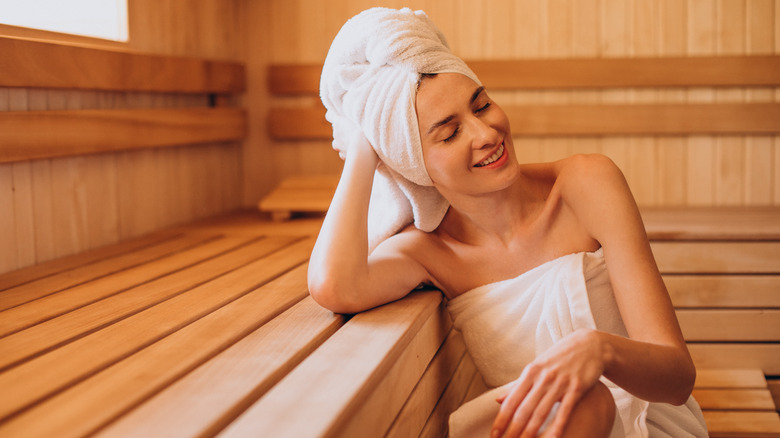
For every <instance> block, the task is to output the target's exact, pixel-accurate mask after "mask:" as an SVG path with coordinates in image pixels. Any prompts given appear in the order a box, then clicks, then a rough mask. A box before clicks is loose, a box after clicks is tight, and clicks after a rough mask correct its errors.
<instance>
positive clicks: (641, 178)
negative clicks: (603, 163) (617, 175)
mask: <svg viewBox="0 0 780 438" xmlns="http://www.w3.org/2000/svg"><path fill="white" fill-rule="evenodd" d="M269 3H270V5H269V6H268V9H269V11H270V16H271V17H287V18H286V19H272V20H270V23H269V24H270V28H269V29H268V31H267V33H266V35H267V37H268V38H269V41H270V46H271V48H270V49H269V51H268V60H267V61H266V62H268V63H285V62H290V63H296V62H299V63H300V62H303V63H307V62H308V63H317V62H322V61H323V60H324V58H325V55H326V53H327V50H328V47H329V43H330V41H331V40H332V38H333V36H335V34H336V33H337V32H338V29H339V28H340V27H341V25H342V24H343V23H344V21H346V20H347V19H348V18H349V17H351V16H352V15H354V14H355V13H357V12H359V11H361V10H363V9H365V8H368V7H371V6H388V7H399V6H405V5H407V6H409V7H412V8H414V9H423V10H425V11H426V12H427V13H428V15H429V16H430V17H431V18H432V19H433V20H434V21H435V22H436V23H437V25H438V26H439V27H440V29H441V30H442V31H443V32H444V33H445V35H446V36H447V38H448V40H449V42H450V45H451V46H452V49H453V51H454V52H455V53H456V54H458V55H460V56H462V57H464V58H470V59H500V58H507V57H527V58H560V57H563V58H572V57H586V56H603V57H613V56H614V57H625V56H628V57H632V56H636V57H639V56H661V57H663V56H697V55H709V56H720V55H745V54H754V55H757V54H774V53H778V47H779V46H780V23H778V21H779V20H780V18H779V17H780V1H778V0H758V1H754V0H660V1H659V0H583V1H579V0H476V1H448V0H411V1H408V2H404V3H400V2H397V1H380V2H375V1H368V0H337V1H333V2H328V5H327V7H325V6H323V5H319V4H318V5H312V4H311V2H307V1H305V0H270V2H269ZM258 9H261V8H258ZM249 15H250V17H251V18H250V20H257V19H259V17H255V16H254V15H253V14H249ZM250 59H251V54H250ZM250 87H251V85H250ZM496 96H497V98H499V99H500V102H502V103H504V102H505V103H506V104H566V103H599V102H604V103H629V104H631V103H667V102H669V103H686V102H702V103H708V102H777V101H780V91H778V90H777V89H773V88H763V89H762V88H755V89H750V90H744V89H732V88H713V87H692V88H682V89H663V90H661V89H642V90H633V89H615V90H604V91H559V90H553V91H544V92H539V91H534V92H518V93H511V94H506V93H496ZM318 144H320V146H321V147H320V148H317V147H316V145H315V144H312V143H295V142H276V143H274V142H271V143H269V144H268V145H267V152H268V154H267V155H266V154H264V155H263V159H266V158H268V157H271V162H272V163H275V164H274V165H273V166H272V168H271V169H270V172H271V173H272V176H269V178H268V179H269V180H271V181H279V180H280V179H281V178H283V177H284V176H287V175H291V174H302V173H309V172H312V171H314V170H315V169H313V166H312V165H311V164H308V163H309V161H311V162H316V163H318V165H317V169H321V170H322V171H324V172H330V173H338V172H339V170H340V161H339V160H338V159H337V158H336V154H335V153H334V152H333V151H332V150H331V149H330V148H329V147H328V145H327V143H325V142H322V143H318ZM516 145H517V147H518V156H519V157H520V158H521V160H527V161H538V160H551V159H557V158H559V157H562V156H566V155H569V154H571V153H577V152H601V153H604V154H607V155H608V156H610V157H611V158H612V159H613V160H615V162H616V163H618V165H619V166H620V167H621V168H622V169H623V171H624V173H625V174H626V177H627V179H628V181H629V183H630V185H631V187H632V190H633V191H634V194H635V196H636V198H637V200H638V201H639V203H640V204H642V205H769V204H774V205H778V204H780V193H778V192H779V191H780V181H778V180H780V177H779V176H778V173H780V170H779V169H780V167H778V163H780V157H779V156H778V155H779V154H780V140H779V139H778V138H777V137H776V136H750V137H740V136H730V137H714V136H690V137H644V136H643V137H623V138H614V137H613V138H604V139H544V140H532V139H522V140H516ZM304 156H305V157H306V161H296V160H297V159H298V158H300V157H304ZM246 165H247V166H251V164H249V163H247V164H246ZM263 190H268V188H267V187H263V188H262V189H260V190H256V192H255V193H253V194H252V196H251V197H259V196H260V195H261V193H260V192H262V191H263ZM247 201H248V199H247Z"/></svg>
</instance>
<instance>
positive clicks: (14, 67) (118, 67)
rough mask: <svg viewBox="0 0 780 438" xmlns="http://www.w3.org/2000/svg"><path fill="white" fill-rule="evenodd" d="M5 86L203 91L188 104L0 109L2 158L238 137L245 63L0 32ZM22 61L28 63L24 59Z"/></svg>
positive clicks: (1, 77)
mask: <svg viewBox="0 0 780 438" xmlns="http://www.w3.org/2000/svg"><path fill="white" fill-rule="evenodd" d="M0 53H2V54H3V56H2V57H0V88H1V87H12V88H16V87H19V88H46V89H76V90H99V91H116V92H128V93H168V94H178V95H189V96H201V97H202V98H201V99H199V100H196V99H193V100H191V102H196V103H193V104H188V105H187V106H186V107H181V106H177V107H166V108H131V109H100V108H96V109H86V110H84V109H81V110H62V111H3V112H0V162H13V161H23V160H30V159H39V158H49V157H58V156H69V155H81V154H89V153H97V152H108V151H116V150H127V149H134V148H146V147H166V146H178V145H184V144H198V143H208V142H220V141H235V140H240V139H241V138H243V137H244V136H245V131H246V115H245V113H244V111H243V110H241V109H240V108H236V107H230V106H226V105H225V102H227V100H228V98H229V96H230V95H237V94H239V93H241V92H243V91H244V89H245V87H246V85H245V82H246V79H245V69H244V67H243V65H241V64H239V63H234V62H225V61H213V60H205V59H195V58H183V57H168V56H157V55H148V54H139V53H133V52H129V51H120V50H105V49H96V48H89V47H79V46H68V45H63V44H55V43H48V42H41V41H31V40H25V39H17V38H9V37H0ZM21 61H23V62H21Z"/></svg>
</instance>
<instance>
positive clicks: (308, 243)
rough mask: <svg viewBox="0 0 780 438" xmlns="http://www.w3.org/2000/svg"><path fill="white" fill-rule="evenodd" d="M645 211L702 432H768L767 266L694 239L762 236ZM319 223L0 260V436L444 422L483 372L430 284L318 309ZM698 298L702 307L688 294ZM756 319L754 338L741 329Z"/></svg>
mask: <svg viewBox="0 0 780 438" xmlns="http://www.w3.org/2000/svg"><path fill="white" fill-rule="evenodd" d="M656 213H657V216H656V217H655V219H651V220H649V221H648V231H649V233H650V235H651V237H653V238H654V241H653V249H654V251H657V257H658V259H659V266H661V267H662V270H663V271H664V276H665V279H666V280H667V281H669V280H670V279H671V280H673V281H672V282H671V284H672V285H673V286H670V291H672V295H673V299H674V300H675V304H676V306H677V308H678V312H679V315H680V317H681V318H680V319H681V324H682V325H683V330H684V332H685V334H686V337H687V338H688V339H689V342H690V343H691V344H690V345H691V347H692V353H693V354H694V356H695V358H696V360H697V363H698V366H699V375H698V379H697V383H696V390H695V395H696V397H697V398H698V399H699V400H700V401H701V404H702V407H703V408H704V409H705V415H706V420H707V422H708V424H709V426H710V429H711V432H712V436H721V437H731V436H742V437H763V436H780V418H778V415H777V412H776V407H775V403H774V400H773V398H772V394H771V391H770V390H769V389H768V388H769V387H770V386H771V385H770V384H769V383H768V382H767V379H766V378H765V375H770V376H771V375H778V374H780V371H777V369H778V366H779V365H778V363H777V362H778V361H777V357H780V356H778V355H777V349H776V348H777V341H778V339H776V338H777V334H778V333H777V330H775V329H776V321H777V319H776V316H774V314H773V313H772V312H776V311H777V308H780V305H778V303H777V294H776V293H774V294H773V293H771V292H772V290H774V291H776V290H777V288H776V285H777V283H775V282H774V280H773V279H774V278H775V277H774V276H775V275H776V274H777V272H778V271H780V270H778V269H775V270H774V271H773V272H774V273H770V272H769V271H772V269H774V268H772V266H775V265H773V264H772V263H774V262H772V263H767V266H768V267H767V266H764V265H762V266H764V267H763V268H761V272H759V273H752V272H750V271H751V270H752V267H754V265H755V263H754V259H753V258H751V257H750V256H747V255H746V256H745V258H744V260H745V261H744V263H741V264H740V263H739V262H734V263H735V264H736V265H738V266H741V267H739V268H737V269H735V271H736V273H733V274H732V273H730V274H728V275H724V274H723V273H722V272H720V271H717V272H714V273H713V272H710V271H713V269H709V268H707V266H710V267H711V266H713V264H714V265H717V263H719V262H718V260H719V259H718V257H717V254H720V253H721V252H723V251H726V253H727V254H733V253H734V251H736V250H735V249H734V248H730V247H729V248H726V249H725V250H724V249H722V248H721V247H718V248H720V249H717V250H714V249H713V247H705V248H698V247H697V245H702V244H717V245H726V244H736V245H747V244H751V245H755V244H766V243H767V242H769V243H772V242H773V241H774V240H776V237H772V238H757V237H756V236H753V237H752V238H742V237H739V238H738V236H732V238H730V239H726V240H725V241H724V240H717V241H715V239H714V234H710V235H709V238H707V236H705V235H703V234H702V233H703V232H702V231H697V230H699V229H698V228H696V227H691V230H690V231H687V232H686V233H687V234H686V233H682V232H674V233H672V234H673V235H672V234H669V233H670V231H669V230H671V229H673V228H674V227H673V226H672V225H671V223H667V222H665V221H667V220H669V221H671V220H672V219H671V218H672V217H674V216H673V215H671V216H669V215H666V213H668V212H662V211H658V212H656ZM762 214H770V213H762ZM775 214H776V213H775ZM738 216H739V215H736V213H735V217H738ZM320 221H321V219H319V218H317V217H303V218H298V219H295V220H290V221H272V220H269V218H268V216H265V215H261V214H258V213H252V212H242V213H237V214H233V215H230V216H226V217H220V218H215V219H210V220H206V221H201V222H198V223H193V224H188V225H184V226H179V227H174V228H171V229H167V230H163V231H160V232H156V233H153V234H150V235H148V236H144V237H142V238H138V239H134V240H130V241H126V242H122V243H119V244H116V245H112V246H108V247H103V248H98V249H95V250H91V251H87V252H85V253H82V254H78V255H75V256H69V257H66V258H62V259H58V260H54V261H51V262H47V263H43V264H40V265H37V266H33V267H30V268H25V269H22V270H19V271H16V272H11V273H8V274H4V275H2V276H0V387H2V388H3V392H2V396H0V436H9V437H16V436H20V437H21V436H24V437H31V436H54V435H56V436H66V437H67V436H74V437H75V436H85V435H96V436H105V437H109V436H111V437H115V436H122V437H124V436H139V437H141V436H144V437H146V436H182V437H184V436H188V437H189V436H215V435H219V436H257V435H258V433H261V434H263V435H269V436H296V437H297V436H367V435H368V436H381V435H386V436H393V437H409V436H425V437H439V436H443V435H444V434H446V421H447V417H448V415H449V413H450V412H451V411H452V410H454V409H455V408H457V406H459V405H460V404H461V403H463V401H464V400H468V399H470V398H472V397H474V396H476V395H477V394H479V393H480V392H482V391H483V390H484V389H485V386H484V383H482V379H481V377H480V376H479V374H478V373H477V371H476V369H475V367H474V364H473V362H472V360H471V358H470V357H469V355H468V354H467V353H466V351H465V346H464V344H463V340H462V337H461V335H460V334H459V333H458V332H456V331H453V330H452V324H451V322H450V319H449V317H448V315H447V312H446V309H445V308H444V306H443V303H442V299H441V295H440V294H439V293H438V292H437V291H432V290H422V291H417V292H415V293H413V294H412V295H410V296H409V297H407V298H406V299H403V300H400V301H397V302H394V303H391V304H389V305H386V306H382V307H380V308H377V309H374V310H371V311H368V312H364V313H361V314H358V315H354V316H345V315H334V314H333V313H331V312H329V311H327V310H325V309H323V308H321V307H320V306H318V305H317V304H316V303H314V302H313V301H312V299H311V298H310V297H309V296H308V293H307V288H306V268H307V260H308V256H309V254H310V251H311V248H312V246H313V243H314V236H315V235H316V233H317V230H318V228H319V225H320ZM754 228H761V227H754ZM659 230H664V231H663V232H661V231H659ZM678 231H679V230H678ZM755 232H756V231H755V230H753V233H754V234H755ZM661 233H663V236H661V237H662V238H661V239H657V238H656V237H659V236H660V235H661ZM691 233H693V234H691ZM683 234H685V235H684V236H683ZM774 245H777V242H774ZM678 246H679V247H678ZM754 249H755V248H754V247H753V246H749V247H747V249H746V251H747V253H750V252H751V251H753V250H754ZM773 251H775V252H773ZM691 254H694V255H691ZM761 254H762V255H761V256H760V257H759V258H760V259H772V258H773V257H775V255H776V250H769V251H768V252H767V253H761ZM773 254H774V255H773ZM704 255H706V257H704ZM694 257H695V259H696V260H699V262H698V264H696V263H693V261H694ZM681 265H682V266H684V268H682V269H679V266H681ZM717 266H719V265H717ZM678 271H680V272H678ZM702 271H704V272H707V273H706V274H702ZM732 275H734V276H737V277H736V278H735V279H732V280H730V281H729V282H727V284H726V285H725V286H719V287H720V289H717V288H715V290H712V289H713V288H711V287H709V286H707V285H708V284H710V285H711V284H715V283H713V281H715V280H716V279H717V278H719V277H731V276H732ZM699 276H701V277H703V279H697V278H695V277H699ZM710 276H715V277H717V278H714V279H713V278H710ZM740 276H743V277H750V278H753V277H760V278H762V279H763V280H772V281H769V282H768V283H767V284H764V285H763V286H762V285H761V284H758V283H750V282H748V283H745V284H749V285H750V287H751V290H746V291H743V292H740V295H742V296H747V295H752V294H753V291H757V292H756V293H757V295H758V298H755V299H753V301H750V303H751V304H749V305H744V306H742V307H740V303H739V300H737V299H735V298H734V292H733V290H734V288H739V286H740V284H741V278H742V277H740ZM765 277H766V278H765ZM699 280H701V281H699ZM697 285H698V286H697ZM738 290H739V289H738ZM762 290H763V292H761V291H762ZM686 291H693V292H690V295H693V297H689V296H688V295H689V293H688V292H686ZM713 296H714V297H715V301H714V302H715V303H716V305H715V307H716V309H711V308H709V307H706V306H708V305H709V306H712V297H713ZM746 299H747V298H746ZM708 300H709V301H708ZM704 303H709V304H704ZM717 303H720V304H717ZM723 303H726V304H723ZM732 306H733V307H734V308H732ZM772 308H773V309H772ZM708 311H710V312H726V311H735V312H748V313H746V314H741V313H735V314H730V315H729V316H727V317H725V318H726V319H725V320H728V321H733V324H743V323H744V322H746V321H747V322H750V321H753V320H756V322H755V324H754V325H753V327H754V328H755V330H753V331H751V330H741V331H740V330H738V329H737V328H733V330H732V329H728V328H721V327H719V325H720V323H711V324H709V325H708V326H707V327H708V328H705V329H701V328H699V327H700V325H701V324H705V323H706V321H707V320H708V318H709V317H710V316H713V315H720V314H718V313H713V314H712V315H708V314H706V313H702V312H708ZM761 312H765V313H767V314H768V315H769V316H768V319H766V320H764V319H761V318H758V317H757V315H759V314H760V313H761ZM718 318H721V316H718ZM733 327H736V326H733ZM718 329H719V330H718ZM756 330H757V331H758V332H760V333H763V335H762V336H763V338H762V339H761V341H760V342H756V341H754V340H752V339H749V338H750V337H751V336H754V335H753V334H751V333H754V332H755V331H756ZM754 347H759V353H755V352H753V350H750V348H754ZM762 348H765V349H767V350H766V351H764V350H761V349H762ZM734 352H737V353H736V354H739V355H738V356H734V354H735V353H734ZM762 355H763V356H762ZM702 364H705V365H702ZM770 382H771V381H770ZM42 419H45V421H42Z"/></svg>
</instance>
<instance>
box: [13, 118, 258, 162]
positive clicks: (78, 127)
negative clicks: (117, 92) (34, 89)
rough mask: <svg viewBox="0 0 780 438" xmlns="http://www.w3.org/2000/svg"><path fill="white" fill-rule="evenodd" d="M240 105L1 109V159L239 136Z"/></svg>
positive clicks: (243, 129) (241, 131)
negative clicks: (128, 108)
mask: <svg viewBox="0 0 780 438" xmlns="http://www.w3.org/2000/svg"><path fill="white" fill-rule="evenodd" d="M246 123H247V122H246V113H245V112H244V110H242V109H238V108H177V109H132V110H72V111H67V110H64V111H21V112H0V162H11V161H22V160H32V159H40V158H51V157H62V156H69V155H82V154H91V153H98V152H109V151H118V150H128V149H138V148H150V147H165V146H179V145H187V144H202V143H213V142H228V141H237V140H241V139H243V137H244V136H245V134H246V129H247V128H246Z"/></svg>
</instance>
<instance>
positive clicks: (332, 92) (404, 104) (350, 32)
mask: <svg viewBox="0 0 780 438" xmlns="http://www.w3.org/2000/svg"><path fill="white" fill-rule="evenodd" d="M437 73H460V74H463V75H466V76H468V77H469V78H471V79H472V80H474V82H476V83H479V80H478V79H477V77H476V75H475V74H474V73H473V72H472V71H471V69H469V67H468V66H467V65H466V64H465V63H464V62H463V61H462V60H461V59H460V58H458V57H457V56H455V55H453V54H452V53H451V52H450V50H449V47H448V45H447V41H446V39H445V38H444V35H442V33H441V32H440V31H439V30H438V29H437V28H436V26H435V25H434V24H433V22H432V21H431V20H430V19H429V18H428V16H427V15H425V13H424V12H422V11H412V10H410V9H408V8H404V9H401V10H395V9H387V8H372V9H368V10H366V11H363V12H361V13H360V14H358V15H356V16H355V17H353V18H351V19H350V20H349V21H347V23H345V24H344V26H343V27H342V28H341V30H340V31H339V33H338V35H336V38H335V39H334V40H333V43H332V45H331V47H330V50H329V52H328V56H327V58H326V59H325V64H324V66H323V69H322V76H321V79H320V98H321V99H322V103H323V104H324V105H325V108H326V109H327V113H326V118H327V119H328V121H329V122H330V123H331V124H332V125H333V147H334V148H335V149H336V150H339V151H341V152H344V151H348V149H349V148H350V147H351V146H352V145H353V144H354V143H355V142H361V141H367V142H369V143H370V144H371V146H372V147H373V148H374V150H375V151H376V152H377V155H379V158H380V159H381V163H380V165H379V167H378V168H377V172H376V174H375V178H374V185H373V187H372V193H371V202H370V205H369V221H368V234H369V245H370V246H371V247H372V248H373V247H375V246H376V245H377V244H378V243H380V242H381V241H382V240H384V239H386V238H387V237H389V236H391V235H393V234H395V233H396V232H398V231H399V230H401V229H402V228H403V227H404V226H406V225H408V224H410V223H414V224H415V226H416V227H417V228H419V229H421V230H423V231H433V230H434V229H436V227H438V226H439V223H440V222H441V220H442V218H443V217H444V214H445V213H446V212H447V208H448V207H449V204H448V203H447V201H446V200H445V199H444V198H443V197H442V196H441V195H440V194H439V192H438V190H436V189H435V188H434V187H433V182H432V181H431V179H430V177H429V176H428V172H427V171H426V169H425V163H424V162H423V153H422V145H421V143H420V132H419V128H418V124H417V112H416V110H415V98H416V95H417V87H418V83H419V81H420V77H421V74H437Z"/></svg>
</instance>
